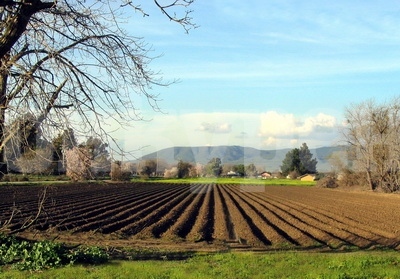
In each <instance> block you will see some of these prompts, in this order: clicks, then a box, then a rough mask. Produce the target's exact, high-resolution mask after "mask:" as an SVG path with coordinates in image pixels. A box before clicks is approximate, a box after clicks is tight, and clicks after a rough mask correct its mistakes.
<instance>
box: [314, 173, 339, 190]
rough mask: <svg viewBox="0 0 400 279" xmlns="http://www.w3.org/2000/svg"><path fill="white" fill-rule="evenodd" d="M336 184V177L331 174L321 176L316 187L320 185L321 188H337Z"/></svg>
mask: <svg viewBox="0 0 400 279" xmlns="http://www.w3.org/2000/svg"><path fill="white" fill-rule="evenodd" d="M338 186H339V185H338V183H337V180H336V178H334V177H333V176H330V175H329V176H325V177H323V178H321V179H320V180H318V182H317V187H321V188H337V187H338Z"/></svg>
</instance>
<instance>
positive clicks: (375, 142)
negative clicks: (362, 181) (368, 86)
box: [343, 98, 400, 192]
mask: <svg viewBox="0 0 400 279" xmlns="http://www.w3.org/2000/svg"><path fill="white" fill-rule="evenodd" d="M345 117H346V120H347V125H346V128H345V130H344V133H343V134H344V136H345V139H346V141H347V143H348V144H349V148H350V149H349V151H350V155H351V156H350V157H351V158H352V159H353V160H354V164H353V167H354V168H355V169H356V170H358V171H362V172H364V173H365V176H366V180H367V181H368V184H369V187H370V189H372V190H376V189H382V190H385V191H390V192H392V191H397V190H399V189H400V161H399V160H400V146H399V144H400V98H394V99H392V100H391V101H390V102H389V103H387V104H376V103H375V102H374V101H366V102H363V103H360V104H357V105H353V106H351V107H349V108H347V110H346V114H345Z"/></svg>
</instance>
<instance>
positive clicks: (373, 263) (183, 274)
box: [0, 251, 400, 279]
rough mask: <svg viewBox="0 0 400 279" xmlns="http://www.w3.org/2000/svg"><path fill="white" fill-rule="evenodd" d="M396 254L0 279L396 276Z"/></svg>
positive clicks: (273, 256)
mask: <svg viewBox="0 0 400 279" xmlns="http://www.w3.org/2000/svg"><path fill="white" fill-rule="evenodd" d="M399 265H400V254H399V253H398V252H390V251H386V252H384V251H368V252H353V253H308V252H274V253H264V254H257V253H222V254H211V255H199V256H195V257H193V258H190V259H187V260H183V261H168V260H161V261H131V262H129V261H113V262H111V263H109V264H106V265H100V266H82V265H79V266H68V267H64V268H58V269H51V270H46V271H41V272H20V271H15V270H8V269H4V268H3V272H2V273H0V278H15V279H18V278H60V279H63V278H96V279H102V278H107V279H108V278H143V279H146V278H176V279H177V278H187V279H191V278H224V279H227V278H229V279H234V278H238V279H239V278H240V279H245V278H255V279H256V278H337V279H344V278H400V268H399Z"/></svg>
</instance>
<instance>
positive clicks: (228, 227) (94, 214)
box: [0, 183, 400, 251]
mask: <svg viewBox="0 0 400 279" xmlns="http://www.w3.org/2000/svg"><path fill="white" fill-rule="evenodd" d="M42 190H43V188H42V187H39V186H3V187H0V221H1V224H2V223H4V222H5V221H6V220H8V219H9V217H10V216H11V214H12V210H13V209H14V218H13V220H12V225H11V228H18V227H19V226H21V224H23V223H24V221H26V219H27V218H30V217H32V216H33V215H34V214H35V212H36V211H37V207H38V197H39V195H40V193H41V191H42ZM46 197H47V198H46V202H45V203H44V211H43V214H42V215H41V216H40V218H39V219H38V221H37V222H36V224H35V226H33V227H32V228H30V229H29V230H26V231H24V232H22V233H21V234H20V235H21V236H25V237H29V238H37V239H42V238H55V237H56V238H57V239H59V240H61V241H65V242H69V243H82V244H91V245H101V246H112V247H121V246H123V247H131V248H140V247H158V248H162V249H169V250H185V251H187V250H190V251H191V250H196V251H198V250H201V251H203V250H207V251H214V250H224V249H252V250H274V249H280V250H282V249H297V250H310V249H318V250H338V249H339V250H347V249H377V248H392V249H400V214H399V213H398V212H399V210H400V195H396V194H383V193H373V192H368V191H359V192H351V191H340V190H336V189H321V188H315V187H312V188H308V187H282V186H268V187H264V186H238V185H218V184H217V185H211V184H209V185H206V184H204V185H190V184H182V185H178V184H146V183H126V184H121V183H119V184H67V185H54V186H51V187H48V189H47V192H46Z"/></svg>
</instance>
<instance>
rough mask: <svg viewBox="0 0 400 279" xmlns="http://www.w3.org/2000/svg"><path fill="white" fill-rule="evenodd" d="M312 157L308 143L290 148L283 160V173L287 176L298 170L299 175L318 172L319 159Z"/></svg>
mask: <svg viewBox="0 0 400 279" xmlns="http://www.w3.org/2000/svg"><path fill="white" fill-rule="evenodd" d="M312 157H313V155H312V154H311V152H310V150H309V149H308V146H307V144H306V143H303V145H302V146H301V147H300V148H294V149H292V150H290V151H289V152H288V153H286V156H285V159H283V161H282V165H281V171H282V174H283V175H285V176H286V175H288V174H289V173H291V172H297V173H298V174H299V175H303V174H306V173H316V172H317V163H318V161H317V159H315V158H314V159H313V158H312Z"/></svg>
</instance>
